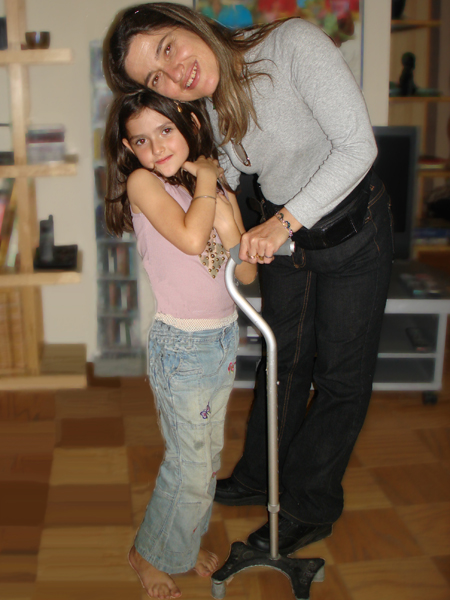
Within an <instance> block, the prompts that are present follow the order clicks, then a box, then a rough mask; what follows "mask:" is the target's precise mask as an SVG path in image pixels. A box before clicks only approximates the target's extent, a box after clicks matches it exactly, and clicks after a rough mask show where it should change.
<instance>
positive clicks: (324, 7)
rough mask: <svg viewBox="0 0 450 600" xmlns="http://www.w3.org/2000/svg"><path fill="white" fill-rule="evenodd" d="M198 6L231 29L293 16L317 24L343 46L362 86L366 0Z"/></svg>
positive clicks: (245, 0) (207, 0)
mask: <svg viewBox="0 0 450 600" xmlns="http://www.w3.org/2000/svg"><path fill="white" fill-rule="evenodd" d="M194 6H195V7H196V8H197V10H199V11H200V12H201V13H202V14H204V15H206V16H208V17H210V18H211V19H215V20H216V21H218V22H219V23H221V24H222V25H224V26H226V27H230V28H231V29H236V28H240V27H248V26H251V25H256V24H258V23H271V22H272V21H274V20H276V19H285V18H287V17H293V16H297V17H301V18H302V19H306V20H307V21H310V22H312V23H315V24H316V25H318V26H319V27H321V28H322V29H323V30H324V31H325V32H326V33H327V34H328V35H329V36H330V37H331V38H332V39H333V40H334V41H335V43H336V45H337V46H339V48H340V49H341V52H342V54H343V55H344V58H345V60H346V61H347V63H348V65H349V66H350V68H351V70H352V72H353V74H354V76H355V78H356V81H358V83H359V84H360V85H362V37H363V36H362V16H363V0H194Z"/></svg>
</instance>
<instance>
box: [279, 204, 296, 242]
mask: <svg viewBox="0 0 450 600" xmlns="http://www.w3.org/2000/svg"><path fill="white" fill-rule="evenodd" d="M275 216H276V218H277V219H278V220H279V221H280V223H281V224H282V225H283V227H285V228H286V229H287V230H288V233H289V237H292V236H293V235H294V232H293V231H292V229H291V224H290V223H289V221H285V220H284V215H283V213H282V212H281V211H280V210H279V211H278V212H277V213H275Z"/></svg>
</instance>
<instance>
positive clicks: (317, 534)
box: [247, 515, 333, 556]
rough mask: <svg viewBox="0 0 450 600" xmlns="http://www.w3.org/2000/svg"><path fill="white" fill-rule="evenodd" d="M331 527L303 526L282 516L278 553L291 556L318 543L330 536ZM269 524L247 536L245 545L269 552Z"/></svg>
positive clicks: (279, 517) (279, 525) (279, 519)
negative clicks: (300, 549) (305, 547)
mask: <svg viewBox="0 0 450 600" xmlns="http://www.w3.org/2000/svg"><path fill="white" fill-rule="evenodd" d="M332 529H333V526H332V525H305V524H304V523H299V522H298V521H297V522H295V523H294V522H292V521H288V520H287V519H285V518H284V517H283V515H279V516H278V551H279V553H280V554H281V555H283V556H286V555H287V554H292V552H295V551H296V550H298V549H299V548H303V547H304V546H307V545H308V544H312V543H313V542H318V541H319V540H322V539H323V538H326V537H328V536H330V535H331V532H332ZM269 531H270V527H269V522H267V523H266V524H265V525H263V526H262V527H260V528H259V529H257V530H256V531H254V532H253V533H251V534H250V535H249V536H248V540H247V545H248V546H251V547H252V548H255V549H256V550H262V551H263V552H270V536H269Z"/></svg>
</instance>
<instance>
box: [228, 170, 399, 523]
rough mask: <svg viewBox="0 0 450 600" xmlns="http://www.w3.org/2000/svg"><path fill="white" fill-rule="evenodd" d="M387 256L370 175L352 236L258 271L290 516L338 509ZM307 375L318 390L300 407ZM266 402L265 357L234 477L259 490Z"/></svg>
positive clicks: (386, 225)
mask: <svg viewBox="0 0 450 600" xmlns="http://www.w3.org/2000/svg"><path fill="white" fill-rule="evenodd" d="M294 239H295V237H294ZM392 253H393V237H392V221H391V212H390V204H389V197H388V195H387V193H386V190H385V188H384V185H383V184H382V182H381V181H380V180H379V178H378V177H377V176H376V174H375V173H373V175H372V179H371V194H370V199H369V206H368V208H367V213H366V220H365V225H364V227H363V228H362V230H361V231H360V232H359V233H358V234H356V235H355V236H354V237H352V238H350V239H348V240H347V241H345V242H343V243H341V244H339V245H338V246H335V247H333V248H328V249H324V250H302V249H301V248H300V249H299V250H297V251H296V253H295V255H294V256H293V257H292V258H291V257H286V258H285V257H279V258H276V259H275V260H274V262H273V263H272V264H270V265H266V266H263V267H262V268H261V269H260V272H259V277H260V286H261V293H262V298H263V311H262V314H263V317H264V318H265V320H266V321H267V322H268V323H269V325H270V326H271V328H272V330H273V332H274V334H275V337H276V340H277V344H278V379H279V385H278V419H279V421H278V423H279V461H280V492H281V498H280V506H281V514H283V516H285V517H286V518H288V519H289V520H291V521H299V522H303V523H308V524H326V523H333V522H334V521H336V520H337V519H338V518H339V516H340V514H341V512H342V508H343V492H342V486H341V480H342V477H343V475H344V472H345V469H346V467H347V463H348V460H349V458H350V454H351V452H352V449H353V446H354V444H355V442H356V439H357V437H358V434H359V432H360V430H361V427H362V425H363V423H364V418H365V416H366V412H367V408H368V404H369V400H370V396H371V392H372V380H373V375H374V370H375V363H376V359H377V349H378V342H379V337H380V331H381V322H382V319H383V314H384V308H385V303H386V296H387V290H388V286H389V279H390V273H391V265H392ZM311 381H314V385H315V388H316V394H315V398H314V400H313V401H312V403H311V405H310V407H309V409H308V410H307V402H308V398H309V395H310V387H311ZM265 405H266V384H265V362H264V360H263V361H262V362H261V364H260V368H259V371H258V379H257V386H256V395H255V402H254V404H253V409H252V414H251V417H250V421H249V424H248V429H247V437H246V444H245V450H244V455H243V457H242V459H241V460H240V461H239V462H238V464H237V465H236V467H235V469H234V473H233V477H234V478H235V479H236V480H237V481H238V482H239V483H240V485H242V486H243V487H245V488H247V489H250V490H257V491H260V492H263V493H264V492H265V491H266V490H267V456H266V455H267V451H266V407H265Z"/></svg>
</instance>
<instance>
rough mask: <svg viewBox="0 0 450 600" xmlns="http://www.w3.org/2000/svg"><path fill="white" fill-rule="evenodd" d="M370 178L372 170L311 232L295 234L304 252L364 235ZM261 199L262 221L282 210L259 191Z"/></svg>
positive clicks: (329, 246) (301, 231) (306, 230)
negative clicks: (362, 230) (358, 234)
mask: <svg viewBox="0 0 450 600" xmlns="http://www.w3.org/2000/svg"><path fill="white" fill-rule="evenodd" d="M371 178H372V169H370V171H369V172H368V173H367V175H366V176H365V177H364V179H362V180H361V181H360V182H359V184H358V185H357V186H356V188H355V189H354V190H352V191H351V192H350V194H349V195H348V196H346V197H345V198H344V200H342V202H340V203H339V204H338V205H337V206H336V208H334V209H333V210H332V211H331V212H330V213H329V214H327V215H325V216H324V217H322V218H321V219H320V221H318V222H317V223H316V224H315V225H314V226H313V227H311V229H308V228H307V227H302V228H301V229H299V230H298V231H296V232H295V233H294V235H293V238H292V239H293V241H294V242H295V243H296V245H297V246H299V247H300V248H304V249H305V250H323V249H325V248H332V247H333V246H337V245H338V244H341V243H342V242H345V240H348V239H349V238H351V237H353V236H354V235H356V234H357V233H358V232H359V231H361V229H362V228H363V226H364V220H365V216H366V212H367V205H368V203H369V197H370V192H371V188H370V181H371ZM257 187H259V186H257ZM258 196H259V199H258V201H259V204H260V207H259V210H258V212H260V213H261V214H262V216H263V220H267V219H269V218H270V217H273V215H274V214H275V213H277V212H278V211H279V210H280V209H281V207H280V206H278V205H277V204H273V203H272V202H270V201H269V200H266V199H265V198H264V197H263V195H262V193H261V191H260V190H259V193H258ZM254 208H255V207H254Z"/></svg>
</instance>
